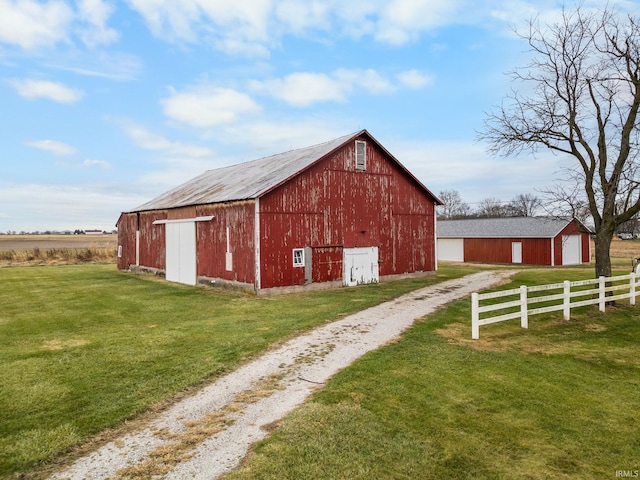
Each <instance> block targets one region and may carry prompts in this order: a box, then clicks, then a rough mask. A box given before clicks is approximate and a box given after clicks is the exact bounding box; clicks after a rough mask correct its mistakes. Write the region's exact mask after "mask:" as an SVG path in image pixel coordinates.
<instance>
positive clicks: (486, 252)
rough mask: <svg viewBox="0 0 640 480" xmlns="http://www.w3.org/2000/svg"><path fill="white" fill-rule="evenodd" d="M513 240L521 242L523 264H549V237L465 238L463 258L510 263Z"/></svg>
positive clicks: (470, 260)
mask: <svg viewBox="0 0 640 480" xmlns="http://www.w3.org/2000/svg"><path fill="white" fill-rule="evenodd" d="M513 242H520V243H521V244H522V263H523V264H524V265H551V239H550V238H490V239H487V238H465V240H464V260H465V262H486V263H512V258H511V254H512V249H511V245H512V243H513ZM561 256H562V251H561Z"/></svg>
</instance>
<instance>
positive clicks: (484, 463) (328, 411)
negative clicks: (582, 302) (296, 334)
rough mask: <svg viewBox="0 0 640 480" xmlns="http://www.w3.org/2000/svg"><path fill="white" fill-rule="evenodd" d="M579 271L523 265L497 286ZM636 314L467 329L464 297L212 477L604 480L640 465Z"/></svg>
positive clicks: (370, 357)
mask: <svg viewBox="0 0 640 480" xmlns="http://www.w3.org/2000/svg"><path fill="white" fill-rule="evenodd" d="M592 276H593V270H592V269H565V268H563V269H527V270H523V271H521V272H520V273H518V274H516V275H515V276H514V278H513V281H512V282H511V283H510V284H508V285H502V286H501V287H500V288H499V289H507V288H516V287H518V286H519V285H522V284H534V283H535V284H547V283H557V282H560V281H562V280H578V279H584V278H590V277H592ZM638 308H640V307H631V306H629V305H628V304H625V303H624V302H618V305H617V306H616V307H614V308H609V309H608V311H607V313H606V314H601V313H599V312H598V310H597V307H596V308H593V307H584V308H582V309H579V310H575V311H572V318H571V320H570V321H566V322H565V321H563V320H562V314H561V312H560V314H559V315H558V314H557V312H556V314H547V315H536V316H532V317H531V318H530V319H529V329H528V330H523V329H521V328H520V325H519V321H518V320H512V321H508V322H503V323H499V324H493V325H488V326H486V327H481V332H480V338H481V339H480V340H479V341H472V340H471V339H470V337H471V328H470V318H471V312H470V301H469V299H466V300H461V301H456V302H453V303H452V304H450V305H449V306H448V307H446V308H443V309H441V310H439V311H437V312H435V313H434V314H432V315H429V316H428V317H426V318H425V319H423V320H421V321H418V322H417V323H416V324H415V325H414V326H413V327H412V328H411V329H410V330H409V331H408V332H407V333H406V334H405V335H403V337H402V338H401V339H400V340H399V341H397V342H395V343H393V344H391V345H388V346H386V347H385V348H382V349H379V350H377V351H374V352H370V353H368V354H366V355H365V356H364V357H363V358H362V359H360V360H358V361H356V362H355V363H354V364H352V365H351V366H350V367H347V368H346V369H344V370H343V371H341V372H340V373H338V374H337V375H336V376H334V377H333V378H332V379H331V380H330V381H329V382H328V384H327V385H326V386H325V387H324V388H323V389H322V390H321V391H320V392H318V393H316V394H315V395H314V396H313V397H312V398H311V400H310V401H309V402H307V403H306V404H305V405H303V406H302V407H301V408H299V409H297V410H296V411H295V412H293V413H292V414H291V415H289V416H288V417H286V418H285V419H284V420H283V421H282V422H281V423H280V424H279V426H278V428H275V429H274V431H273V433H272V436H271V437H270V438H268V439H266V440H264V441H262V442H259V443H258V444H257V445H256V446H254V448H253V449H252V453H251V454H250V455H249V456H248V457H247V459H245V461H244V463H243V465H242V466H241V468H239V469H238V470H236V471H234V472H231V473H229V474H227V475H226V476H224V477H223V478H224V479H225V480H249V479H252V480H253V479H265V478H279V479H299V478H305V479H311V480H312V479H318V480H319V479H323V480H324V479H338V478H350V479H367V480H371V479H374V480H375V479H388V478H394V479H414V478H420V479H440V478H452V479H467V478H474V479H498V478H527V479H544V478H566V479H573V478H575V479H578V478H579V479H583V478H616V471H620V470H623V471H637V470H640V457H639V456H638V452H639V451H640V430H639V429H638V422H639V421H640V357H639V356H638V339H639V338H640V321H639V319H638V318H639V316H638Z"/></svg>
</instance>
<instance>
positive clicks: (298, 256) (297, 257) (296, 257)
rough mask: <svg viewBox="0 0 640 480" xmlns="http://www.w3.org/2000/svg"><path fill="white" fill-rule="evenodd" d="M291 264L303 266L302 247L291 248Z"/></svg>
mask: <svg viewBox="0 0 640 480" xmlns="http://www.w3.org/2000/svg"><path fill="white" fill-rule="evenodd" d="M293 266H294V267H304V248H294V249H293Z"/></svg>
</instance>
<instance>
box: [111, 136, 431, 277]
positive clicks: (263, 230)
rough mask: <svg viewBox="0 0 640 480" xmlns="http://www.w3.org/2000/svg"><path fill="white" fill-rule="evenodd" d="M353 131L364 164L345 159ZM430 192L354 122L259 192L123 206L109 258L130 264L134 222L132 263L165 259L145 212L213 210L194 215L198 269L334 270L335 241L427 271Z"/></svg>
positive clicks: (187, 215) (339, 250)
mask: <svg viewBox="0 0 640 480" xmlns="http://www.w3.org/2000/svg"><path fill="white" fill-rule="evenodd" d="M355 140H363V141H366V158H367V160H366V169H365V170H364V171H361V170H357V169H356V167H355V143H354V142H355ZM437 201H438V200H437V198H435V197H434V196H433V195H432V194H431V193H430V192H429V191H428V190H426V189H425V187H424V186H422V185H421V184H420V183H419V182H418V181H417V180H416V179H415V178H414V177H412V175H411V174H410V173H409V172H407V171H406V170H404V168H403V167H402V166H401V165H399V164H398V163H397V161H396V160H395V159H394V158H393V157H391V155H390V154H389V153H388V152H387V151H386V150H384V148H383V147H381V146H380V145H379V144H378V143H377V142H376V141H375V140H374V139H373V138H372V137H370V136H369V134H368V133H366V132H364V133H363V134H361V135H360V136H359V137H354V138H353V139H352V140H351V141H348V142H346V143H345V144H344V145H342V146H341V147H339V148H337V149H336V150H335V151H333V152H331V153H329V154H327V155H326V156H324V157H323V158H320V159H319V160H318V161H316V162H315V163H314V164H312V165H311V166H310V167H309V168H307V169H306V170H303V171H301V172H298V173H297V174H296V175H294V176H293V177H292V178H289V179H288V180H286V181H285V182H283V183H281V184H279V185H277V186H275V187H273V189H271V190H269V191H266V192H265V193H263V194H261V196H260V197H259V198H256V199H250V200H239V201H230V202H221V203H213V204H207V205H195V206H189V207H181V208H170V209H167V210H153V211H143V212H139V213H135V212H134V213H123V214H122V215H121V217H120V220H119V222H118V235H119V244H120V245H122V247H123V256H122V257H121V258H120V259H119V261H118V268H128V266H130V265H134V264H135V258H136V253H135V252H136V240H135V237H136V231H139V232H140V246H139V249H140V261H139V264H140V265H141V266H144V267H153V268H158V269H165V268H166V260H165V225H153V222H154V221H156V220H159V219H168V220H175V219H193V218H196V217H209V216H213V219H211V220H207V221H197V222H196V270H197V275H198V276H200V277H209V278H213V279H216V278H219V279H223V280H230V281H237V282H241V283H244V284H249V285H256V286H257V287H259V288H271V287H282V286H292V285H304V284H308V283H317V282H327V281H333V280H340V279H342V276H343V271H342V270H343V266H342V261H343V250H344V249H345V248H354V247H378V252H379V273H380V275H381V276H384V275H391V274H400V273H407V272H419V271H433V270H435V268H436V258H435V235H434V218H435V216H434V214H435V203H436V202H437ZM256 220H257V224H256ZM256 229H257V230H256ZM227 231H228V232H229V234H228V235H229V236H228V238H227ZM256 241H258V242H259V244H258V245H256ZM257 247H259V250H258V251H257V250H256V248H257ZM227 248H228V250H227ZM298 248H299V249H305V252H306V255H310V256H311V258H310V259H308V262H307V265H305V266H294V265H293V250H294V249H298ZM228 253H231V265H229V264H228V262H227V260H228V257H229V256H228V255H227V254H228ZM257 259H259V263H258V265H256V260H257ZM309 265H310V268H309ZM229 266H230V267H231V268H230V269H228V267H229ZM258 272H259V275H260V276H259V277H257V276H256V274H257V273H258Z"/></svg>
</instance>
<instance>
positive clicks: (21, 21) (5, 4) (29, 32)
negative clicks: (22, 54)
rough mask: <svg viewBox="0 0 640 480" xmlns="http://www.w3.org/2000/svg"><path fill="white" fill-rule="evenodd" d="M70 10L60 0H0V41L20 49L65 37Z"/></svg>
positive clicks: (42, 44)
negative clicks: (37, 0)
mask: <svg viewBox="0 0 640 480" xmlns="http://www.w3.org/2000/svg"><path fill="white" fill-rule="evenodd" d="M72 20H73V11H72V10H71V8H70V7H69V6H68V5H67V4H66V3H65V2H62V1H50V2H44V3H43V2H35V1H31V0H0V42H2V43H9V44H13V45H18V46H20V47H22V48H24V49H31V48H36V47H43V46H50V45H54V44H56V43H58V42H60V41H65V40H67V39H68V30H69V27H70V25H71V23H72Z"/></svg>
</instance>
